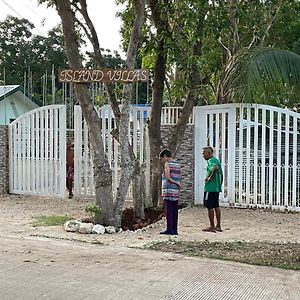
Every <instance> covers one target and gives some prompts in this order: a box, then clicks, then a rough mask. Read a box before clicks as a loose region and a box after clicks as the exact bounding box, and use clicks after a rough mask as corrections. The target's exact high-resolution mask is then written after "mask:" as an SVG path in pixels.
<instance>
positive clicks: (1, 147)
mask: <svg viewBox="0 0 300 300" xmlns="http://www.w3.org/2000/svg"><path fill="white" fill-rule="evenodd" d="M8 187H9V177H8V126H3V125H1V126H0V195H4V194H7V193H8Z"/></svg>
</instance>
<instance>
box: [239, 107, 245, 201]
mask: <svg viewBox="0 0 300 300" xmlns="http://www.w3.org/2000/svg"><path fill="white" fill-rule="evenodd" d="M239 112H240V122H239V205H240V206H242V204H243V177H244V174H243V165H244V126H243V125H244V124H243V121H244V107H243V105H241V107H240V109H239Z"/></svg>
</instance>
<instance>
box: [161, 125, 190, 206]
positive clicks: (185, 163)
mask: <svg viewBox="0 0 300 300" xmlns="http://www.w3.org/2000/svg"><path fill="white" fill-rule="evenodd" d="M161 130H162V139H163V143H164V144H165V145H166V144H167V141H168V138H169V137H170V126H162V129H161ZM182 140H183V142H182V144H181V145H180V148H179V151H178V153H177V155H176V157H175V158H176V159H177V160H178V161H179V162H180V165H181V172H182V182H181V191H180V199H179V204H188V205H193V204H194V173H195V172H194V170H195V167H194V163H195V159H194V156H195V154H194V149H195V139H194V126H193V125H188V127H187V129H186V131H185V134H184V137H183V139H182Z"/></svg>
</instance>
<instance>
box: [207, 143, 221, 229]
mask: <svg viewBox="0 0 300 300" xmlns="http://www.w3.org/2000/svg"><path fill="white" fill-rule="evenodd" d="M202 156H203V158H204V159H205V160H206V161H207V175H206V178H205V180H204V181H205V186H204V206H205V207H206V208H207V209H208V218H209V222H210V226H209V227H207V228H205V229H203V231H208V232H216V231H222V229H221V210H220V207H219V193H220V192H221V191H222V183H223V172H222V167H221V163H220V161H219V160H218V159H217V158H215V157H214V156H213V148H212V147H204V148H203V149H202ZM215 212H216V219H217V224H216V226H215V220H214V219H215Z"/></svg>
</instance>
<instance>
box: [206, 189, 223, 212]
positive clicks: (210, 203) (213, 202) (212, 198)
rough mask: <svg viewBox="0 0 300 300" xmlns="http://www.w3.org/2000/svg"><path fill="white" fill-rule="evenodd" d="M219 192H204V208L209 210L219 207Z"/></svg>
mask: <svg viewBox="0 0 300 300" xmlns="http://www.w3.org/2000/svg"><path fill="white" fill-rule="evenodd" d="M219 194H220V193H219V192H204V206H205V207H206V208H208V209H211V208H216V207H219Z"/></svg>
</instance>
